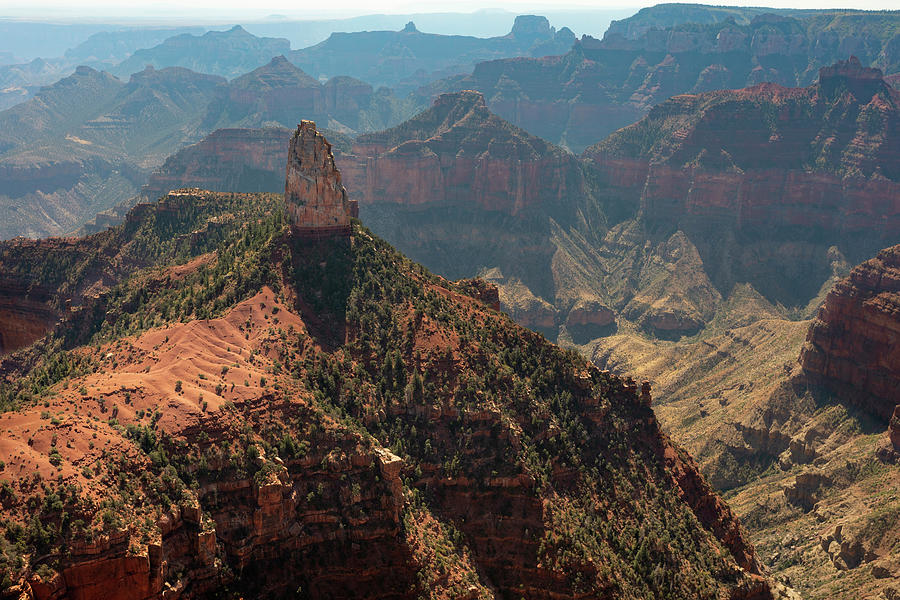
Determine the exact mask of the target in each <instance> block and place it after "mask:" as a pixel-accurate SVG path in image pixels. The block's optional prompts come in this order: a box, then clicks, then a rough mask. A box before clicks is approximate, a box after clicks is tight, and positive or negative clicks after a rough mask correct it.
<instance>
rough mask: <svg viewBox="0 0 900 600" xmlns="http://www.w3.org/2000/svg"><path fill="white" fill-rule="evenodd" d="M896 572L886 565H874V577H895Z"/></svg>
mask: <svg viewBox="0 0 900 600" xmlns="http://www.w3.org/2000/svg"><path fill="white" fill-rule="evenodd" d="M893 576H894V572H893V571H891V569H890V568H889V567H886V566H884V565H872V577H874V578H875V579H887V578H889V577H893Z"/></svg>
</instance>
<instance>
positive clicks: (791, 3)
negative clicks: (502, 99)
mask: <svg viewBox="0 0 900 600" xmlns="http://www.w3.org/2000/svg"><path fill="white" fill-rule="evenodd" d="M652 4H653V3H646V2H629V1H627V0H614V1H605V2H604V1H597V0H565V1H563V2H546V1H543V2H541V1H536V2H532V1H514V0H490V2H489V3H485V2H479V1H477V0H458V1H448V0H415V1H413V0H393V1H391V2H366V1H364V0H330V1H328V2H323V1H321V0H318V1H316V2H308V1H303V0H300V1H297V0H266V1H263V2H253V3H249V2H246V1H242V0H188V1H184V2H149V1H140V0H137V1H130V2H122V1H121V0H86V1H79V2H60V0H28V1H24V2H23V1H21V0H12V1H3V2H0V19H24V20H34V21H45V22H47V21H49V22H63V21H95V22H96V21H104V22H110V21H114V20H116V21H156V22H172V21H185V20H188V21H197V20H202V21H203V22H206V23H209V22H226V21H233V20H235V19H242V20H282V19H290V20H298V19H330V18H348V17H354V16H360V15H371V14H408V13H410V14H411V13H440V12H454V13H460V12H474V11H490V10H492V9H493V10H498V11H504V12H511V13H515V14H523V13H527V12H532V13H534V12H541V11H543V12H560V11H566V10H572V11H578V12H582V11H619V10H627V11H628V12H633V11H636V10H638V9H640V8H643V7H645V6H652ZM715 4H717V5H722V6H771V7H775V8H801V9H822V8H854V9H864V10H896V9H897V8H898V2H897V0H853V2H846V1H844V2H834V1H833V0H773V1H769V2H746V1H743V2H742V1H735V0H719V1H717V2H715Z"/></svg>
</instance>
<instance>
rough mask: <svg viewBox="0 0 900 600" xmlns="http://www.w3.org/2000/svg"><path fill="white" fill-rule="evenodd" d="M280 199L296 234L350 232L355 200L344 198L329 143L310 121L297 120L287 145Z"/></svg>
mask: <svg viewBox="0 0 900 600" xmlns="http://www.w3.org/2000/svg"><path fill="white" fill-rule="evenodd" d="M284 202H285V204H286V205H287V210H288V214H289V216H290V219H291V225H292V227H293V229H294V232H295V233H296V234H299V235H301V236H304V237H314V238H320V237H335V236H346V235H349V234H350V217H356V216H357V215H358V214H359V213H358V208H357V203H356V202H354V201H351V200H349V199H348V197H347V190H345V189H344V186H343V184H341V172H340V171H338V169H337V167H336V166H335V164H334V154H332V152H331V144H329V143H328V140H326V139H325V136H323V135H322V134H321V133H319V132H318V130H317V129H316V124H315V123H314V122H313V121H305V120H304V121H301V122H300V125H298V126H297V131H295V132H294V135H293V136H292V137H291V142H290V146H289V147H288V160H287V175H286V177H285V183H284Z"/></svg>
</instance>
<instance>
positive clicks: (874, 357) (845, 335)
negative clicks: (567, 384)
mask: <svg viewBox="0 0 900 600" xmlns="http://www.w3.org/2000/svg"><path fill="white" fill-rule="evenodd" d="M800 364H801V365H802V366H803V369H804V370H805V371H806V373H807V374H809V375H810V376H812V377H813V378H814V379H818V380H821V381H823V382H825V383H827V384H829V385H831V386H832V387H833V388H834V389H835V391H836V392H837V393H838V394H840V395H842V396H844V397H846V398H847V399H849V400H851V401H852V402H855V403H856V404H858V405H859V406H860V407H861V408H862V409H864V410H866V411H867V412H869V413H871V414H873V415H875V416H876V417H879V418H881V419H884V420H889V419H891V418H892V416H893V415H894V414H895V412H896V411H895V406H896V405H897V404H900V396H898V390H900V246H894V247H892V248H888V249H886V250H883V251H882V252H880V253H879V254H878V256H877V257H876V258H873V259H871V260H869V261H866V262H864V263H863V264H861V265H859V266H858V267H856V268H855V269H853V270H852V271H851V272H850V276H849V277H847V278H846V279H844V280H842V281H841V282H839V283H838V284H837V285H836V286H835V287H834V289H833V290H832V291H831V293H829V294H828V297H827V298H826V300H825V305H824V306H823V307H822V308H821V309H820V310H819V315H818V317H817V318H816V320H815V321H814V322H813V324H812V326H811V327H810V330H809V334H808V335H807V338H806V344H805V345H804V347H803V351H802V352H801V354H800Z"/></svg>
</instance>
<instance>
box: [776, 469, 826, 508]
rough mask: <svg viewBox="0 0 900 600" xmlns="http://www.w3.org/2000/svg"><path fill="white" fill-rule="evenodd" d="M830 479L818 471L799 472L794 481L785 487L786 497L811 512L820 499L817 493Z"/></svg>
mask: <svg viewBox="0 0 900 600" xmlns="http://www.w3.org/2000/svg"><path fill="white" fill-rule="evenodd" d="M828 483H830V479H829V478H828V477H827V476H826V475H825V474H823V473H820V472H818V471H806V472H804V473H800V474H798V475H797V476H796V477H795V478H794V481H793V483H791V484H790V485H788V486H787V487H785V488H784V497H785V498H786V499H787V501H788V502H789V503H791V504H793V505H794V506H799V507H800V508H802V509H803V510H804V511H807V512H809V511H810V510H812V509H813V506H815V504H816V502H817V501H818V497H817V494H818V492H819V489H820V488H821V487H822V486H823V485H827V484H828Z"/></svg>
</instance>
